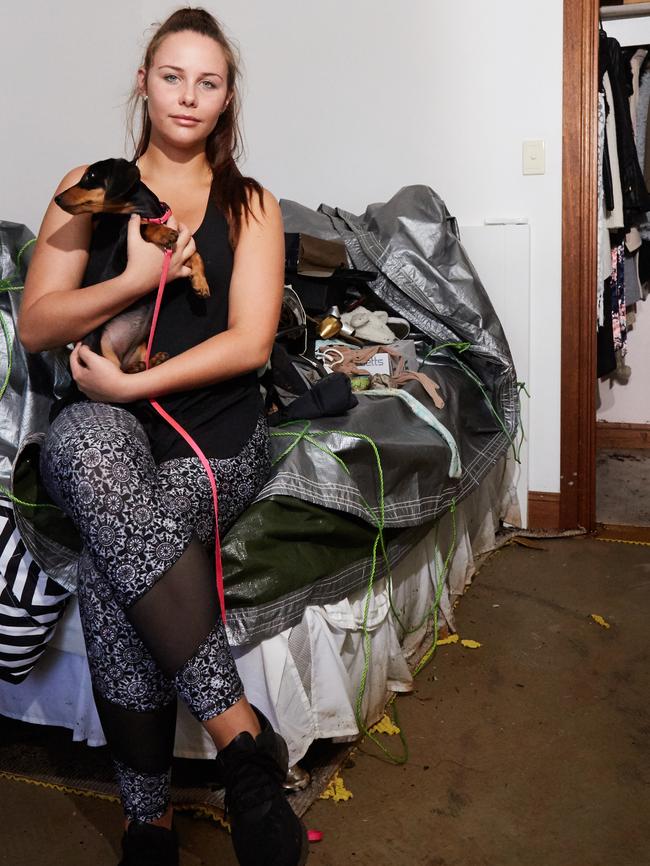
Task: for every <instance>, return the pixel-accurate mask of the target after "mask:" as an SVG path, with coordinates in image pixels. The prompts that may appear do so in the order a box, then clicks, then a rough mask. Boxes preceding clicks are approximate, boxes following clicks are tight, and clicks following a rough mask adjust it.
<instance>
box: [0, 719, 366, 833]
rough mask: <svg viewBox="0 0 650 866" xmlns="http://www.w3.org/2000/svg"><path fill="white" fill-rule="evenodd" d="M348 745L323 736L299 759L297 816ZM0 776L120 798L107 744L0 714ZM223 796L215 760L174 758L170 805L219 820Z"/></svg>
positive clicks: (340, 760)
mask: <svg viewBox="0 0 650 866" xmlns="http://www.w3.org/2000/svg"><path fill="white" fill-rule="evenodd" d="M353 746H354V744H351V743H345V744H338V745H333V744H331V743H329V742H326V741H316V742H315V743H314V744H313V746H312V747H311V748H310V750H309V751H308V752H307V755H305V757H304V758H303V760H302V761H301V762H300V765H301V766H302V767H304V769H306V770H308V771H309V772H310V774H311V783H310V784H309V785H308V786H307V788H305V789H304V790H303V791H295V792H292V793H290V794H289V795H288V800H289V802H290V803H291V806H292V808H293V810H294V812H295V813H296V814H297V815H299V816H302V815H304V814H305V812H306V811H307V809H309V807H310V806H311V804H312V803H313V802H314V801H315V800H316V799H318V797H320V795H321V794H322V793H323V791H324V790H325V788H326V787H327V785H328V784H329V782H330V780H331V779H332V778H333V777H334V775H335V774H336V772H337V771H338V770H339V769H340V768H341V767H342V766H343V764H344V763H345V762H346V760H347V757H348V755H349V754H350V752H351V750H352V748H353ZM0 776H2V777H3V778H6V779H13V780H15V781H20V782H28V783H31V784H37V785H42V786H44V787H47V788H55V789H56V790H59V791H64V792H65V793H70V794H80V795H86V796H90V797H97V798H100V799H107V800H113V801H115V802H119V797H118V790H117V785H116V784H115V782H114V781H113V772H112V765H111V761H110V757H109V753H108V749H107V748H106V747H105V746H103V747H99V748H89V747H88V746H87V745H86V744H85V743H75V742H73V740H72V737H71V734H70V731H68V730H67V729H64V728H53V727H49V726H44V725H29V724H26V723H24V722H19V721H15V720H13V719H8V718H6V717H4V716H0ZM223 795H224V792H223V787H222V782H221V780H220V779H219V776H218V773H217V764H216V762H215V761H210V760H197V759H192V760H190V759H184V758H176V759H174V765H173V768H172V788H171V796H172V803H173V805H174V808H175V809H177V810H179V811H186V812H193V813H195V814H199V815H203V816H206V817H209V818H212V819H213V820H215V821H217V822H220V823H224V820H223V813H224V801H223Z"/></svg>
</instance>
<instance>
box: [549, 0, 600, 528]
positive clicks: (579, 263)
mask: <svg viewBox="0 0 650 866" xmlns="http://www.w3.org/2000/svg"><path fill="white" fill-rule="evenodd" d="M598 15H599V2H598V0H564V79H563V144H562V326H561V328H562V330H561V334H562V350H561V361H562V382H561V408H560V423H561V433H560V518H559V519H560V527H561V528H563V529H570V528H575V527H584V528H585V529H587V530H589V531H591V530H592V529H594V528H595V523H596V496H595V487H596V484H595V481H596V387H597V379H596V328H595V322H596V304H595V293H596V289H595V287H596V281H597V279H598V277H597V261H596V257H597V230H598V214H597V210H598V193H597V183H598V178H597V171H598V146H597V145H598V111H597V105H598Z"/></svg>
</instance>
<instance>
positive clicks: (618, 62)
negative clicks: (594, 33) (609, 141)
mask: <svg viewBox="0 0 650 866" xmlns="http://www.w3.org/2000/svg"><path fill="white" fill-rule="evenodd" d="M600 45H601V51H602V56H603V61H604V64H603V65H604V70H606V71H607V72H608V73H609V78H610V83H611V85H612V94H613V99H614V105H613V106H609V108H610V110H612V109H613V111H614V117H615V119H616V138H617V145H618V162H619V167H620V172H621V186H622V188H623V215H624V220H625V228H626V229H629V228H631V227H632V226H634V225H638V224H639V223H640V222H641V221H643V220H644V219H645V214H646V212H647V211H649V210H650V194H649V193H648V190H647V189H646V185H645V179H644V177H643V172H642V171H641V166H640V165H639V157H638V155H637V152H636V145H635V142H634V131H633V128H632V117H631V114H630V96H631V94H632V70H631V69H630V64H629V61H628V60H626V59H625V57H624V55H623V52H622V50H621V46H620V45H619V43H618V42H617V41H616V39H613V38H611V37H609V36H606V35H605V34H604V33H601V35H600Z"/></svg>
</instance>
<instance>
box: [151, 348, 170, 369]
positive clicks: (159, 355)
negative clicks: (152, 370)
mask: <svg viewBox="0 0 650 866" xmlns="http://www.w3.org/2000/svg"><path fill="white" fill-rule="evenodd" d="M168 360H169V355H168V353H167V352H156V354H155V355H153V357H151V358H149V366H150V367H157V366H158V364H163V363H164V362H165V361H168Z"/></svg>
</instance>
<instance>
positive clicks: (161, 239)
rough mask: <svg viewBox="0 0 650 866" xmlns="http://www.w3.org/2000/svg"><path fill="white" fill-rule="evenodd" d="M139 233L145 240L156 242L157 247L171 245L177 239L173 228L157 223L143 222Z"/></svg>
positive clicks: (176, 233)
mask: <svg viewBox="0 0 650 866" xmlns="http://www.w3.org/2000/svg"><path fill="white" fill-rule="evenodd" d="M140 233H141V234H142V237H143V238H144V239H145V240H146V241H149V242H150V243H153V244H157V245H158V246H159V247H165V248H167V247H173V246H174V244H175V243H176V241H177V240H178V232H177V231H176V230H175V229H170V228H169V227H168V226H163V225H158V224H157V223H145V224H144V225H143V226H142V227H141V229H140Z"/></svg>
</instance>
